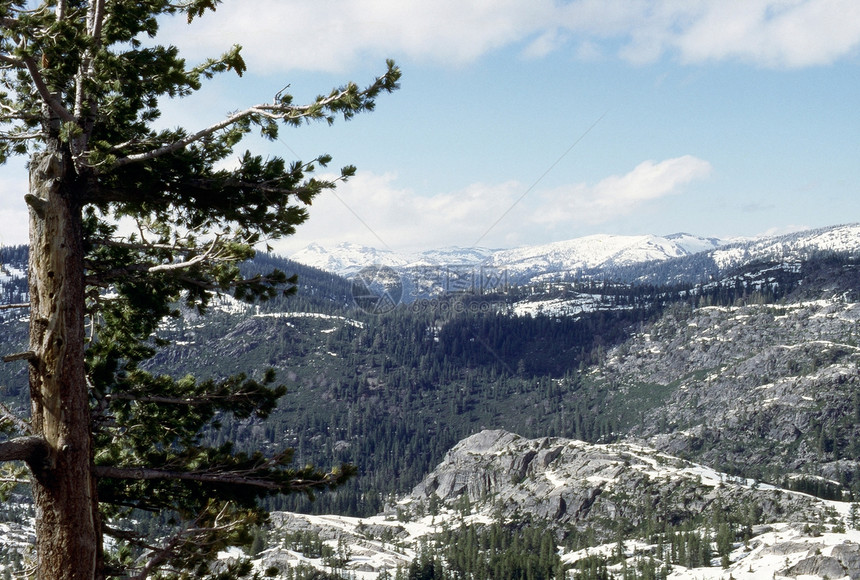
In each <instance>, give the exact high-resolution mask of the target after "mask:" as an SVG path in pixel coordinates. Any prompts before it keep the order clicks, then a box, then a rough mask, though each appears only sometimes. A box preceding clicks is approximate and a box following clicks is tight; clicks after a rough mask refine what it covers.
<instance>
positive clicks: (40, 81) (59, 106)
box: [22, 56, 75, 123]
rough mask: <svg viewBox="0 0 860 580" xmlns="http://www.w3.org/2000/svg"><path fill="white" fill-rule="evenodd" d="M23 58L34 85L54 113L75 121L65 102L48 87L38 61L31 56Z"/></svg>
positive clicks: (61, 118) (61, 117) (66, 120)
mask: <svg viewBox="0 0 860 580" xmlns="http://www.w3.org/2000/svg"><path fill="white" fill-rule="evenodd" d="M22 60H23V62H24V65H25V66H26V68H27V72H29V73H30V78H32V79H33V85H34V86H35V87H36V90H37V91H39V96H40V97H42V100H43V101H45V103H46V104H47V105H48V107H50V109H51V110H52V111H53V112H54V113H56V115H57V116H58V117H59V118H60V120H62V121H64V122H66V123H74V122H75V118H74V116H72V114H71V113H70V112H69V110H68V109H66V107H65V106H63V103H62V102H60V99H58V98H57V95H55V94H54V93H52V92H51V90H50V89H49V88H48V85H47V84H46V83H45V78H44V77H43V76H42V73H41V71H40V70H39V65H38V64H36V61H35V60H33V58H32V57H30V56H26V57H24V58H23V59H22Z"/></svg>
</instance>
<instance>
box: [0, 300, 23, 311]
mask: <svg viewBox="0 0 860 580" xmlns="http://www.w3.org/2000/svg"><path fill="white" fill-rule="evenodd" d="M29 307H30V303H29V302H19V303H17V304H0V310H10V309H12V308H29Z"/></svg>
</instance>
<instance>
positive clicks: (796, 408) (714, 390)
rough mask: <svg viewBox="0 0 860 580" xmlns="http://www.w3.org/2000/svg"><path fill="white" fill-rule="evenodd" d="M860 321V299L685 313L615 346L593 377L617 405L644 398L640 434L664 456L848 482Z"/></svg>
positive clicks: (859, 373) (857, 429) (859, 412)
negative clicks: (606, 389) (854, 301)
mask: <svg viewBox="0 0 860 580" xmlns="http://www.w3.org/2000/svg"><path fill="white" fill-rule="evenodd" d="M858 322H860V304H858V303H850V302H844V301H842V300H841V299H839V298H832V299H826V300H816V301H808V302H798V303H788V304H782V305H746V306H739V307H707V308H698V309H695V310H691V309H689V307H688V308H686V309H685V308H681V307H678V308H675V309H673V310H672V311H671V312H669V313H667V314H666V315H665V316H664V317H663V318H662V319H661V320H659V321H658V322H657V323H655V324H654V325H652V326H650V327H647V328H644V329H643V330H642V332H640V333H638V334H637V335H636V336H634V337H633V338H632V339H631V340H629V341H628V342H627V343H625V344H624V345H623V346H622V347H620V348H618V349H616V350H615V351H613V352H612V353H611V354H610V357H609V360H608V361H607V363H606V364H605V365H604V368H603V369H602V370H601V371H600V372H598V373H596V374H595V380H597V381H598V382H600V383H601V384H602V383H605V384H606V385H607V388H610V389H612V392H613V399H614V400H617V401H619V402H622V401H623V400H624V398H626V397H628V396H629V395H630V394H631V393H638V395H637V396H639V397H640V400H642V402H643V405H642V407H643V408H645V409H647V410H646V412H645V413H644V415H643V416H642V417H641V420H640V421H639V422H638V424H637V425H635V426H634V427H633V429H632V431H631V435H633V436H634V437H637V438H640V440H642V441H644V442H646V443H647V444H648V445H649V446H653V447H655V448H657V449H660V450H661V451H664V452H666V453H669V454H672V455H682V456H683V457H688V458H693V457H695V458H696V460H697V461H702V462H703V463H706V464H708V465H711V466H714V467H716V468H724V469H732V470H736V471H741V472H746V473H750V472H749V471H748V470H749V468H750V467H751V466H754V467H755V468H756V469H758V470H759V471H758V472H759V473H768V470H770V472H777V473H785V472H791V471H805V472H808V473H814V474H816V475H820V476H823V477H827V478H831V479H837V480H839V479H848V480H850V479H851V478H852V477H856V476H858V475H860V464H858V462H857V461H856V458H857V457H858V454H857V451H858V444H860V443H858V442H860V422H858V421H857V420H856V417H858V416H860V348H858V347H857V343H858V340H857V328H858ZM649 397H651V399H649ZM660 397H662V398H663V400H662V401H655V400H654V398H660ZM625 403H626V404H628V405H635V402H630V401H626V402H625Z"/></svg>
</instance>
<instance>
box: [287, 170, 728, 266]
mask: <svg viewBox="0 0 860 580" xmlns="http://www.w3.org/2000/svg"><path fill="white" fill-rule="evenodd" d="M710 171H711V166H710V164H709V163H707V162H706V161H703V160H701V159H697V158H696V157H692V156H689V155H687V156H683V157H678V158H674V159H667V160H665V161H662V162H659V163H655V162H653V161H646V162H644V163H641V164H639V165H638V166H637V167H635V168H634V169H633V170H631V171H630V172H628V173H626V174H624V175H618V176H611V177H607V178H605V179H603V180H601V181H600V182H598V183H597V184H594V185H587V184H576V185H571V186H569V187H563V188H556V189H554V190H550V191H544V192H532V193H530V194H529V195H527V196H526V197H524V198H523V193H524V192H525V191H526V189H527V188H526V187H525V186H524V185H523V184H521V183H517V182H505V183H500V184H484V183H476V184H472V185H469V186H468V187H465V188H463V189H462V190H460V191H456V192H450V193H442V194H437V195H434V196H430V197H424V196H419V195H416V194H415V193H414V192H412V191H410V190H408V189H403V188H399V187H398V186H397V184H396V176H395V175H394V174H385V175H373V174H370V173H359V174H358V175H357V176H356V177H355V178H354V179H352V180H350V181H349V182H347V183H346V184H343V185H341V186H340V187H339V188H338V189H337V191H336V194H332V193H330V192H326V193H323V194H322V195H321V196H320V197H319V198H318V199H317V200H315V201H314V204H313V206H312V207H311V208H310V215H311V217H310V220H309V221H308V222H307V223H306V224H305V225H303V226H301V227H300V229H299V232H298V234H297V235H296V236H295V237H294V238H290V239H288V240H285V241H283V242H280V243H279V244H278V245H277V246H276V249H277V250H278V251H279V252H282V253H285V254H289V253H292V252H294V251H296V250H299V249H301V248H302V247H304V246H306V245H308V244H310V243H311V242H316V243H320V244H322V245H324V246H326V245H334V244H337V243H339V242H345V241H349V242H354V243H358V244H364V245H369V246H375V247H388V248H391V249H396V250H404V249H408V250H411V249H426V248H431V247H444V246H463V247H469V246H472V245H480V246H486V247H509V246H513V245H518V244H522V243H536V240H537V241H550V240H551V239H553V238H558V237H559V236H568V234H567V232H569V231H574V230H575V228H577V227H580V226H583V225H596V224H601V223H607V222H609V221H610V220H612V219H614V218H618V217H622V216H625V215H629V214H631V213H632V212H634V211H636V210H637V209H640V208H641V207H642V206H643V205H645V204H648V203H649V202H653V201H654V200H656V199H659V198H662V197H665V196H669V195H677V194H680V193H682V186H684V185H686V184H688V183H690V182H692V181H695V180H699V179H703V178H705V177H707V176H708V175H709V174H710ZM521 198H522V199H521ZM568 237H569V236H568Z"/></svg>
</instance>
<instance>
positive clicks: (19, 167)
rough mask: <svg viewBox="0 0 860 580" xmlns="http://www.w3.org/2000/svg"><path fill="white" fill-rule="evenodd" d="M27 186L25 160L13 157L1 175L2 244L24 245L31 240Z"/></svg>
mask: <svg viewBox="0 0 860 580" xmlns="http://www.w3.org/2000/svg"><path fill="white" fill-rule="evenodd" d="M27 187H28V177H27V170H26V169H25V167H24V160H23V159H22V158H20V157H18V158H14V159H11V160H10V161H8V162H7V163H6V165H4V166H3V168H2V177H0V246H17V245H22V244H26V243H27V242H28V240H29V223H30V217H29V214H28V211H27V205H26V204H25V203H24V194H25V193H27Z"/></svg>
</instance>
